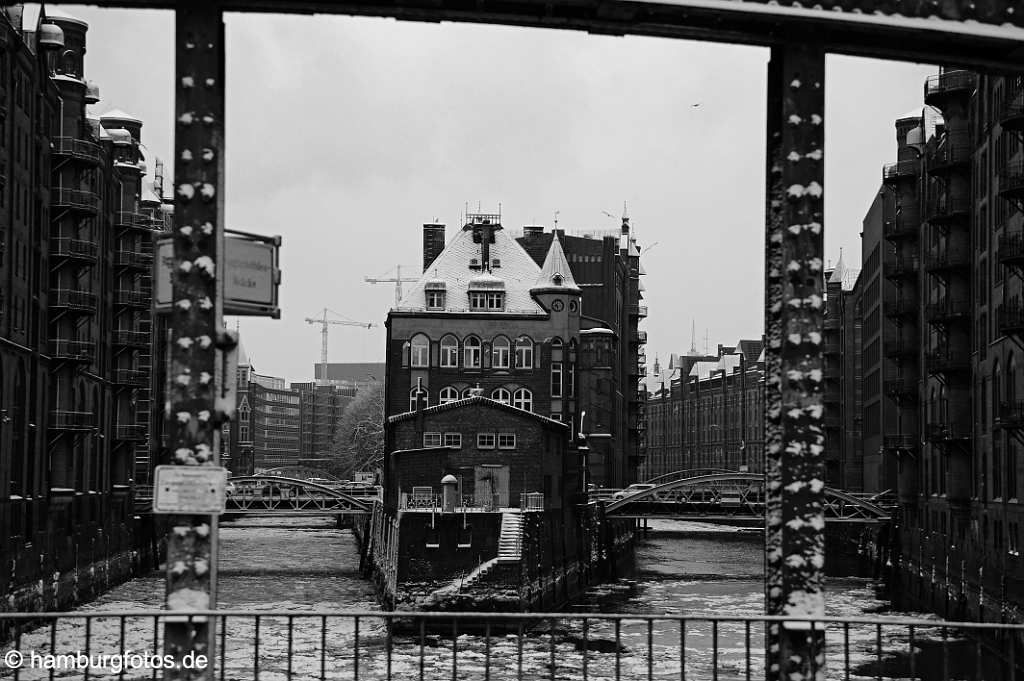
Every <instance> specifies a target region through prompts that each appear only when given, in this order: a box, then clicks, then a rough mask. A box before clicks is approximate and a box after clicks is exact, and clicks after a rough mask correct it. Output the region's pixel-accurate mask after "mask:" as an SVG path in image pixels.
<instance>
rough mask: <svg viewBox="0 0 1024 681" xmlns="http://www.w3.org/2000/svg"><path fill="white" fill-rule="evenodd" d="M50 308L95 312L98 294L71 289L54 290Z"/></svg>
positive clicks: (51, 295) (51, 294)
mask: <svg viewBox="0 0 1024 681" xmlns="http://www.w3.org/2000/svg"><path fill="white" fill-rule="evenodd" d="M50 307H68V308H74V309H76V310H95V309H96V294H95V293H93V292H92V291H77V290H75V289H69V288H58V289H54V290H53V291H52V292H51V293H50Z"/></svg>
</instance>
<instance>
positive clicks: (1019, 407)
mask: <svg viewBox="0 0 1024 681" xmlns="http://www.w3.org/2000/svg"><path fill="white" fill-rule="evenodd" d="M995 425H996V427H998V428H1005V429H1007V430H1024V400H1014V401H1013V402H1003V403H1002V404H1000V405H999V417H998V419H997V420H996V423H995Z"/></svg>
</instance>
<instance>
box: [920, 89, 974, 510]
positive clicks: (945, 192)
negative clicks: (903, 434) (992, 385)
mask: <svg viewBox="0 0 1024 681" xmlns="http://www.w3.org/2000/svg"><path fill="white" fill-rule="evenodd" d="M976 85H977V76H976V74H974V73H972V72H969V71H961V70H956V71H950V70H943V71H941V72H940V73H939V74H937V75H935V76H932V77H930V78H928V80H927V81H926V82H925V102H926V103H927V104H929V105H931V106H934V107H936V108H938V109H940V110H941V111H942V112H943V117H944V120H945V126H944V129H943V130H942V133H941V135H940V136H939V138H938V140H937V141H936V142H935V143H929V144H928V146H927V152H926V160H927V163H926V165H927V169H928V174H929V175H930V177H931V183H930V185H929V202H928V214H927V219H928V222H929V224H930V225H931V234H930V237H931V238H930V240H929V243H928V247H927V250H926V256H925V270H926V272H927V273H928V276H929V277H930V286H929V287H928V288H929V290H930V292H931V294H930V300H929V303H928V305H927V307H926V313H925V319H926V321H927V323H928V324H929V326H930V327H931V329H932V332H933V333H931V334H929V336H930V338H929V349H928V351H927V352H926V355H925V368H926V370H927V372H928V375H929V376H930V377H932V378H934V379H936V380H937V384H936V383H933V384H932V388H933V393H934V392H935V390H934V389H935V388H937V389H938V390H937V396H938V405H932V406H933V408H934V407H935V406H937V407H938V416H937V417H936V415H935V413H934V411H933V412H932V418H931V419H930V420H929V422H928V426H927V429H926V433H925V436H926V438H925V439H926V440H927V441H928V442H929V443H931V445H932V447H933V451H935V452H941V453H942V454H943V455H944V456H945V459H946V466H945V469H946V471H947V475H946V479H945V490H944V491H945V494H946V499H947V501H949V502H950V503H952V504H963V503H965V502H967V501H969V500H970V495H971V490H970V479H971V475H970V471H971V461H970V459H971V456H970V455H971V433H972V422H971V413H972V410H971V400H970V377H971V332H972V328H973V317H972V306H971V299H970V294H971V278H972V263H973V257H972V251H971V232H970V225H971V200H970V196H971V154H972V151H973V148H972V145H971V140H970V131H969V128H968V124H967V123H968V117H967V109H968V105H969V102H970V98H971V96H972V94H973V92H974V90H975V88H976ZM925 142H928V141H927V140H925ZM932 491H938V490H932Z"/></svg>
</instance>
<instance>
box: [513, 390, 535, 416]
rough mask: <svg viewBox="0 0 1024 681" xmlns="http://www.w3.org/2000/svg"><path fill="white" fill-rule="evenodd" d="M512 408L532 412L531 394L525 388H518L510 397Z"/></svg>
mask: <svg viewBox="0 0 1024 681" xmlns="http://www.w3.org/2000/svg"><path fill="white" fill-rule="evenodd" d="M512 406H513V407H515V408H516V409H525V410H526V411H533V393H531V392H530V391H529V390H527V389H526V388H520V389H519V390H517V391H516V392H515V394H513V395H512Z"/></svg>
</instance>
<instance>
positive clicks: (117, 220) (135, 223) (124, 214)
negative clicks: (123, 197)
mask: <svg viewBox="0 0 1024 681" xmlns="http://www.w3.org/2000/svg"><path fill="white" fill-rule="evenodd" d="M114 224H115V225H117V226H118V227H124V228H131V229H142V230H146V231H152V230H153V224H154V221H153V219H152V218H151V217H149V216H148V215H144V214H143V213H135V212H133V211H126V210H122V211H118V212H117V214H116V215H115V217H114Z"/></svg>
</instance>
